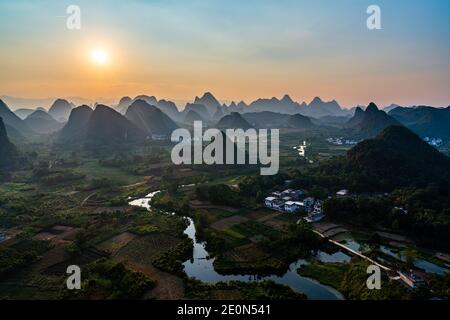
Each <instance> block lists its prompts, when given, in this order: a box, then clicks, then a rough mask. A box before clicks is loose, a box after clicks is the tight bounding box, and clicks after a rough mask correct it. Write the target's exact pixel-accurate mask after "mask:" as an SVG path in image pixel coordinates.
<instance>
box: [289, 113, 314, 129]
mask: <svg viewBox="0 0 450 320" xmlns="http://www.w3.org/2000/svg"><path fill="white" fill-rule="evenodd" d="M286 125H287V127H290V128H296V129H311V128H313V127H315V125H314V124H313V123H312V122H311V119H310V118H308V117H305V116H302V115H301V114H294V115H291V116H290V117H289V118H288V120H287V124H286Z"/></svg>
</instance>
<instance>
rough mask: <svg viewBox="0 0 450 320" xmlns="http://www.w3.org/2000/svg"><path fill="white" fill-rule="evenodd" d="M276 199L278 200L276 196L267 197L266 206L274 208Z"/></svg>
mask: <svg viewBox="0 0 450 320" xmlns="http://www.w3.org/2000/svg"><path fill="white" fill-rule="evenodd" d="M275 200H277V198H276V197H267V198H265V199H264V204H265V205H266V207H268V208H272V206H273V204H274V201H275Z"/></svg>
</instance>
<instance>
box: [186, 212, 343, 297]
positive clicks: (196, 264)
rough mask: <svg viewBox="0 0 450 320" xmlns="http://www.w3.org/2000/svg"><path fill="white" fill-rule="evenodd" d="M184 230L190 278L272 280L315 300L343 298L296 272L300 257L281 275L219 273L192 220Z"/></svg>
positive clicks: (218, 280)
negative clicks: (190, 248) (189, 254)
mask: <svg viewBox="0 0 450 320" xmlns="http://www.w3.org/2000/svg"><path fill="white" fill-rule="evenodd" d="M189 221H190V224H189V226H188V227H187V228H186V230H185V231H184V233H185V234H186V235H188V237H189V238H191V239H193V240H194V254H193V257H194V259H191V260H188V261H186V262H185V263H183V266H184V271H185V272H186V274H187V275H188V276H189V277H191V278H196V279H198V280H201V281H203V282H209V283H217V282H220V281H233V280H235V281H243V282H248V281H255V280H272V281H274V282H276V283H279V284H284V285H287V286H289V287H291V288H293V289H294V290H296V291H299V292H303V293H305V294H306V295H307V296H308V298H309V299H317V300H335V299H343V297H342V295H341V294H340V293H339V292H338V291H336V290H335V289H333V288H331V287H327V286H324V285H322V284H320V283H318V282H317V281H315V280H313V279H309V278H306V277H302V276H300V275H299V274H298V273H297V269H298V268H299V267H300V266H301V265H302V264H305V263H306V262H305V261H304V260H302V259H299V260H297V262H294V263H292V264H291V265H290V266H289V270H288V271H287V272H286V273H285V274H284V275H283V276H281V277H280V276H275V275H272V276H265V277H258V276H255V275H220V274H218V273H217V272H216V271H215V270H214V265H213V262H214V259H206V257H208V252H207V251H206V249H205V247H204V244H203V243H199V242H197V241H196V239H195V232H196V231H195V226H194V224H193V223H192V220H191V219H189Z"/></svg>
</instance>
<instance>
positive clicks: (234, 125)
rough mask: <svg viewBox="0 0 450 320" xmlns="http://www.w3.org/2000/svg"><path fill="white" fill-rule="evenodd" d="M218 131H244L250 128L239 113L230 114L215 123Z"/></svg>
mask: <svg viewBox="0 0 450 320" xmlns="http://www.w3.org/2000/svg"><path fill="white" fill-rule="evenodd" d="M216 127H217V128H219V129H244V130H247V129H249V128H252V126H251V125H250V124H249V123H248V122H247V120H245V119H244V118H243V117H242V115H241V114H240V113H237V112H232V113H231V114H229V115H226V116H224V117H223V118H222V119H220V120H219V122H217V125H216Z"/></svg>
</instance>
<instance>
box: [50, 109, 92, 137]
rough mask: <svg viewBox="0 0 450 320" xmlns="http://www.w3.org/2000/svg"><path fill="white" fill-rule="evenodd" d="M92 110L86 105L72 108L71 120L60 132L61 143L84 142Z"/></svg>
mask: <svg viewBox="0 0 450 320" xmlns="http://www.w3.org/2000/svg"><path fill="white" fill-rule="evenodd" d="M92 112H93V110H92V109H91V108H90V107H89V106H86V105H83V106H79V107H77V108H74V109H72V112H71V113H70V116H69V120H68V121H67V123H66V124H65V126H64V127H63V128H62V130H61V131H60V132H59V137H58V141H59V142H61V143H68V142H84V139H85V137H86V132H87V126H88V123H89V119H90V118H91V115H92Z"/></svg>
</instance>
